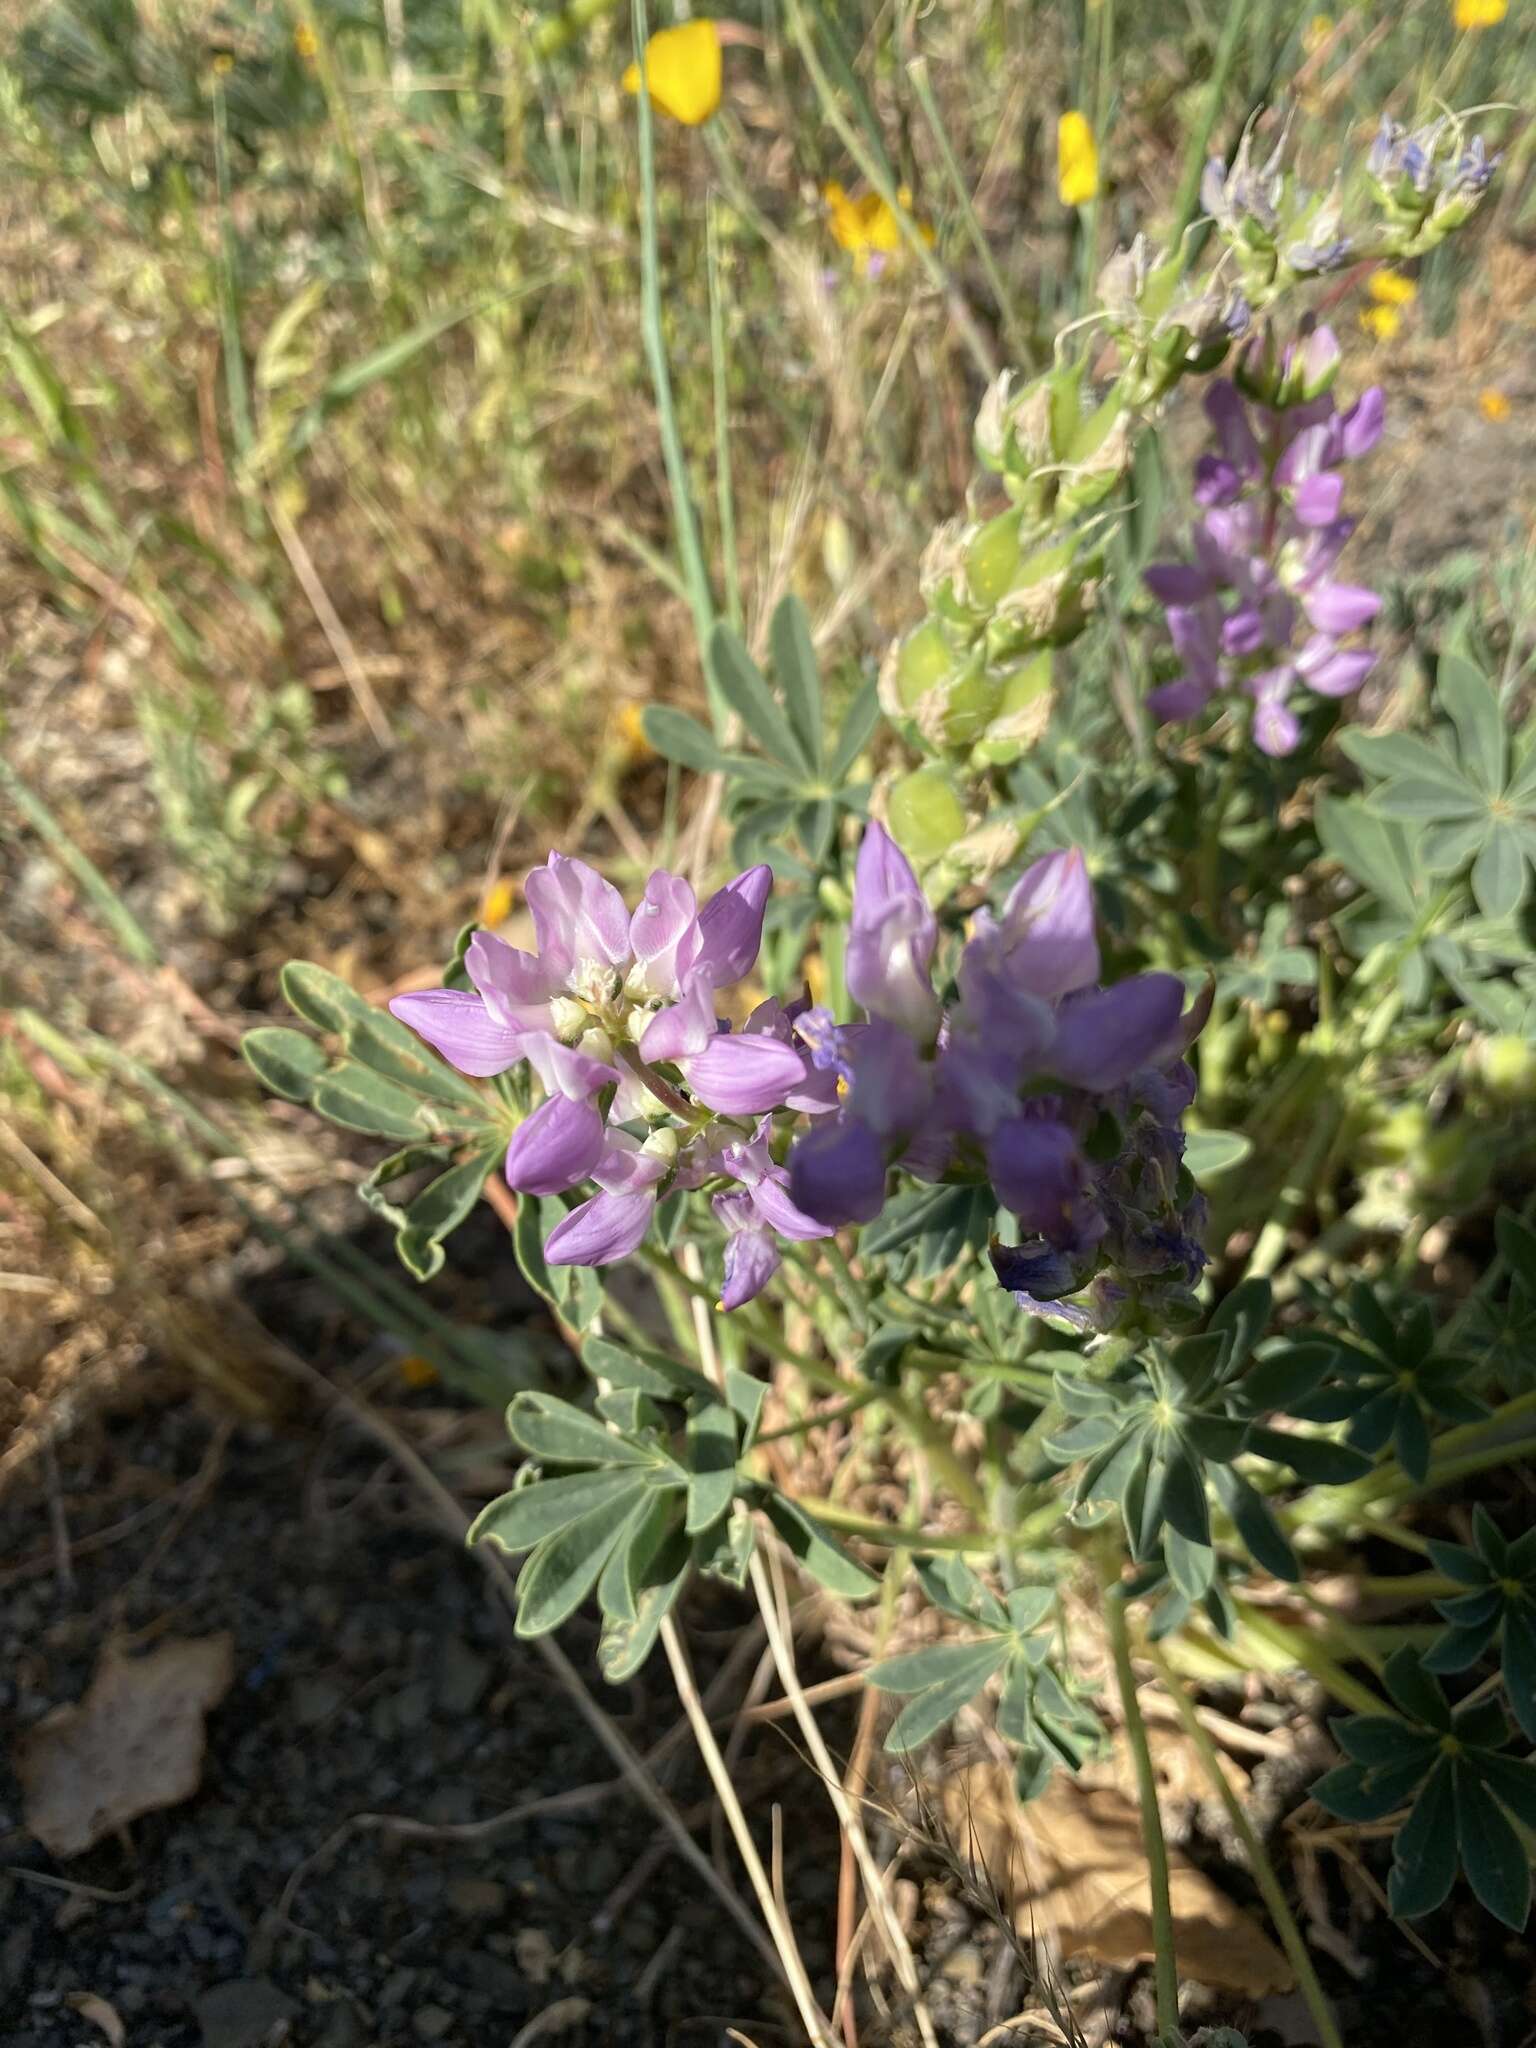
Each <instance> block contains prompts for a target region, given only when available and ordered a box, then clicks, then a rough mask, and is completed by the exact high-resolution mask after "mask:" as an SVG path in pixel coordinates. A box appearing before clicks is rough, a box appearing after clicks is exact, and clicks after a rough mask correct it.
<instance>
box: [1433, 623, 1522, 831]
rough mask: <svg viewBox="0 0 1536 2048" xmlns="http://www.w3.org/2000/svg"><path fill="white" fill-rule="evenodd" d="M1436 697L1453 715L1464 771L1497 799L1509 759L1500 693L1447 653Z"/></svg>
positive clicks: (1457, 656)
mask: <svg viewBox="0 0 1536 2048" xmlns="http://www.w3.org/2000/svg"><path fill="white" fill-rule="evenodd" d="M1435 696H1436V698H1437V699H1438V701H1439V702H1440V703H1441V704H1443V705H1444V706H1445V708H1446V710H1447V711H1449V713H1450V714H1451V723H1452V724H1453V725H1454V726H1455V728H1456V737H1457V739H1458V740H1459V741H1460V742H1461V765H1462V767H1463V768H1464V769H1465V771H1466V773H1467V774H1468V775H1469V776H1471V778H1472V780H1473V781H1474V782H1476V783H1477V784H1478V786H1479V788H1481V789H1484V790H1486V791H1487V792H1488V794H1489V795H1490V796H1496V795H1497V794H1498V793H1499V791H1500V790H1502V789H1503V787H1504V777H1505V772H1506V768H1507V764H1508V757H1509V735H1508V733H1507V731H1506V729H1505V725H1504V713H1503V710H1502V709H1501V707H1500V704H1499V698H1498V692H1497V691H1496V690H1495V689H1494V687H1493V685H1492V684H1491V683H1490V682H1489V680H1488V678H1487V677H1486V676H1485V675H1484V674H1483V673H1482V671H1481V669H1479V668H1477V667H1475V666H1474V664H1473V663H1472V662H1470V661H1468V660H1467V658H1466V657H1465V655H1461V654H1454V653H1449V652H1447V653H1444V654H1442V655H1441V657H1440V659H1439V662H1438V663H1437V664H1436V668H1435Z"/></svg>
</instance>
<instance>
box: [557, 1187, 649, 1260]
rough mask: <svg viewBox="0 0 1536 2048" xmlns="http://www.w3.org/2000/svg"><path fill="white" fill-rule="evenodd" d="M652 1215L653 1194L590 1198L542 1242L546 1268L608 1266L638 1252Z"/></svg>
mask: <svg viewBox="0 0 1536 2048" xmlns="http://www.w3.org/2000/svg"><path fill="white" fill-rule="evenodd" d="M655 1211H656V1197H655V1195H654V1193H650V1192H646V1193H642V1194H638V1195H594V1196H593V1197H592V1199H591V1200H590V1201H589V1202H583V1203H582V1204H581V1207H580V1208H579V1209H573V1210H572V1211H571V1213H570V1215H569V1216H567V1217H565V1218H564V1219H563V1221H561V1222H559V1223H557V1224H556V1225H555V1227H554V1229H553V1230H552V1231H551V1232H550V1233H549V1236H548V1237H547V1238H545V1240H544V1263H545V1264H546V1265H549V1266H611V1265H613V1264H614V1263H615V1261H616V1260H619V1259H627V1258H628V1257H629V1255H630V1253H631V1252H634V1251H638V1250H639V1248H640V1246H641V1244H642V1243H643V1242H644V1240H645V1233H646V1232H647V1230H649V1229H650V1227H651V1217H652V1216H653V1215H654V1214H655Z"/></svg>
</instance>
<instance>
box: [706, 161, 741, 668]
mask: <svg viewBox="0 0 1536 2048" xmlns="http://www.w3.org/2000/svg"><path fill="white" fill-rule="evenodd" d="M717 216H718V208H717V206H716V203H715V197H714V194H713V193H711V194H710V196H709V198H708V200H707V201H706V203H705V209H704V253H705V256H706V259H707V268H708V271H709V365H710V371H711V374H712V376H713V380H714V397H715V504H716V507H717V516H718V519H719V523H720V560H721V565H722V570H723V574H724V578H725V616H726V620H727V622H728V624H729V625H730V627H731V630H732V631H733V632H735V633H740V631H741V629H742V610H741V563H740V561H739V560H738V559H737V554H736V497H735V492H734V491H733V489H732V485H731V408H730V394H729V380H728V372H729V369H730V362H729V358H728V356H727V353H726V340H725V289H724V282H723V280H722V278H721V274H720V224H719V220H718V217H717Z"/></svg>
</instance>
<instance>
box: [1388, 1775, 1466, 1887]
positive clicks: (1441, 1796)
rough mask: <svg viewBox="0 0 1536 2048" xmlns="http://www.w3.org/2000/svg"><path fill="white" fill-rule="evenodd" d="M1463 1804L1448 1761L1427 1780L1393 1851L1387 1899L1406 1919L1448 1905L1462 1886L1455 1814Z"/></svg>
mask: <svg viewBox="0 0 1536 2048" xmlns="http://www.w3.org/2000/svg"><path fill="white" fill-rule="evenodd" d="M1459 1803H1460V1802H1459V1801H1458V1799H1457V1798H1456V1794H1455V1789H1454V1787H1453V1780H1452V1776H1451V1765H1450V1760H1449V1759H1448V1758H1446V1757H1442V1758H1441V1759H1440V1761H1439V1763H1437V1764H1436V1765H1435V1768H1434V1769H1433V1770H1432V1771H1431V1772H1430V1774H1429V1776H1428V1778H1427V1779H1426V1780H1425V1783H1424V1789H1423V1791H1422V1792H1421V1793H1420V1794H1419V1796H1418V1798H1417V1799H1416V1800H1415V1801H1414V1803H1413V1811H1412V1813H1410V1814H1409V1816H1408V1818H1407V1820H1406V1821H1405V1822H1404V1823H1403V1825H1402V1827H1401V1829H1400V1830H1399V1831H1398V1836H1397V1840H1396V1841H1395V1842H1394V1843H1393V1846H1392V1875H1391V1878H1390V1880H1389V1883H1388V1887H1387V1898H1388V1901H1389V1903H1390V1905H1391V1907H1392V1911H1393V1912H1394V1913H1395V1914H1396V1915H1397V1917H1398V1918H1399V1919H1400V1920H1412V1919H1416V1918H1417V1917H1418V1916H1419V1915H1420V1914H1421V1913H1432V1912H1433V1911H1434V1910H1435V1908H1436V1906H1442V1905H1444V1903H1445V1901H1446V1898H1447V1896H1448V1895H1449V1893H1450V1889H1451V1886H1452V1885H1453V1884H1454V1883H1455V1882H1456V1825H1455V1809H1456V1807H1457V1806H1458V1805H1459Z"/></svg>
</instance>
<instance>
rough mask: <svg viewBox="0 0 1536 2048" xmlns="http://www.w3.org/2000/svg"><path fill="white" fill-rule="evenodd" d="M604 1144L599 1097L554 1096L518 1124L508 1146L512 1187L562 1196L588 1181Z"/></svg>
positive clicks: (527, 1193) (532, 1192)
mask: <svg viewBox="0 0 1536 2048" xmlns="http://www.w3.org/2000/svg"><path fill="white" fill-rule="evenodd" d="M602 1149H603V1118H602V1112H601V1111H600V1110H599V1109H598V1107H597V1104H596V1103H595V1102H582V1101H577V1100H574V1099H573V1098H572V1097H570V1096H568V1095H551V1096H550V1098H549V1100H548V1101H547V1102H541V1103H540V1104H539V1107H538V1108H537V1109H536V1110H535V1111H534V1112H533V1115H532V1116H531V1117H529V1118H528V1120H527V1122H526V1123H521V1124H519V1125H518V1127H517V1129H516V1130H515V1131H514V1132H513V1133H512V1142H511V1143H510V1144H509V1145H508V1147H507V1186H508V1187H510V1188H516V1189H517V1191H518V1193H519V1194H525V1195H558V1194H563V1193H564V1191H565V1190H566V1189H567V1188H571V1187H574V1186H575V1185H576V1183H577V1182H578V1181H580V1180H585V1179H586V1178H587V1176H588V1174H590V1173H591V1171H592V1169H593V1167H594V1166H596V1164H597V1162H598V1158H599V1156H600V1155H601V1153H602Z"/></svg>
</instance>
